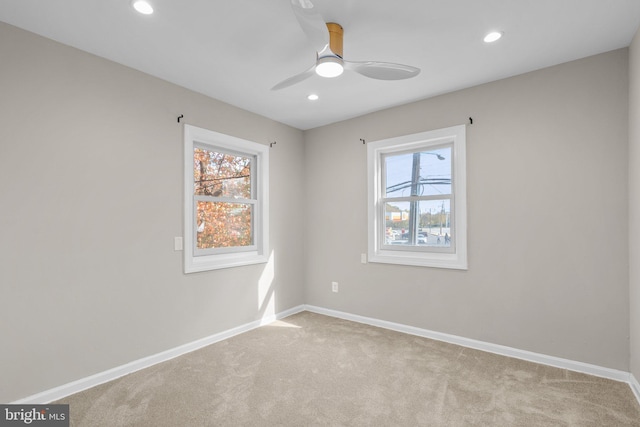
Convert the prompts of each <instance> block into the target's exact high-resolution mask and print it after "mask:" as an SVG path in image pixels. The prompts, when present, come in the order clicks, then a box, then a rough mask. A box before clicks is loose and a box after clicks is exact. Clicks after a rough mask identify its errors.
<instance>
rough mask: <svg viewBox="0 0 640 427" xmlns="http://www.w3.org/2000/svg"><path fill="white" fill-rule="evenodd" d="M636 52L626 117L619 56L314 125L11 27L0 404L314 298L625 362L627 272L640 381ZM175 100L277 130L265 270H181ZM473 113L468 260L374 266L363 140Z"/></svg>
mask: <svg viewBox="0 0 640 427" xmlns="http://www.w3.org/2000/svg"><path fill="white" fill-rule="evenodd" d="M638 49H640V46H639V43H638V40H637V37H636V41H635V43H634V44H633V45H632V47H631V58H632V60H631V63H632V68H631V74H632V78H631V99H630V101H631V103H630V104H631V112H630V115H631V117H632V120H631V126H628V124H629V123H628V117H629V116H628V94H629V92H628V85H627V82H628V74H627V73H628V68H627V67H628V63H627V59H628V57H627V50H626V49H623V50H619V51H614V52H609V53H606V54H603V55H598V56H595V57H591V58H586V59H583V60H580V61H575V62H571V63H567V64H563V65H560V66H556V67H553V68H548V69H544V70H540V71H536V72H533V73H529V74H525V75H522V76H517V77H514V78H510V79H506V80H502V81H499V82H495V83H490V84H486V85H482V86H478V87H475V88H471V89H466V90H463V91H459V92H455V93H451V94H448V95H444V96H440V97H437V98H433V99H429V100H425V101H421V102H417V103H413V104H409V105H405V106H401V107H397V108H394V109H391V110H387V111H382V112H378V113H374V114H370V115H367V116H364V117H360V118H356V119H352V120H349V121H345V122H341V123H337V124H334V125H331V126H326V127H323V128H319V129H315V130H311V131H307V132H304V133H303V132H301V131H299V130H295V129H292V128H290V127H287V126H284V125H282V124H278V123H275V122H273V121H270V120H268V119H265V118H262V117H259V116H256V115H254V114H251V113H248V112H246V111H243V110H240V109H237V108H234V107H232V106H229V105H227V104H223V103H221V102H218V101H216V100H213V99H210V98H207V97H204V96H201V95H198V94H195V93H193V92H190V91H188V90H185V89H183V88H180V87H177V86H175V85H171V84H169V83H166V82H164V81H161V80H158V79H155V78H153V77H150V76H148V75H145V74H142V73H139V72H136V71H134V70H131V69H128V68H125V67H122V66H120V65H117V64H114V63H112V62H109V61H105V60H103V59H100V58H97V57H94V56H92V55H88V54H86V53H83V52H80V51H77V50H75V49H72V48H69V47H65V46H62V45H59V44H57V43H55V42H52V41H50V40H46V39H43V38H41V37H38V36H35V35H33V34H30V33H27V32H24V31H22V30H18V29H16V28H14V27H11V26H8V25H5V24H1V23H0V58H2V66H0V94H1V97H0V123H1V126H0V195H1V197H2V214H1V215H0V236H2V238H1V239H0V260H1V261H0V266H1V268H0V290H1V292H2V298H1V299H0V301H1V304H2V306H1V310H0V340H1V341H2V346H1V349H0V350H1V351H0V379H2V381H0V402H8V401H13V400H16V399H19V398H23V397H26V396H28V395H31V394H34V393H38V392H41V391H44V390H47V389H49V388H52V387H56V386H59V385H62V384H65V383H67V382H69V381H73V380H76V379H80V378H83V377H86V376H88V375H91V374H94V373H97V372H102V371H104V370H107V369H110V368H113V367H116V366H119V365H122V364H124V363H127V362H130V361H133V360H136V359H139V358H142V357H145V356H149V355H152V354H155V353H158V352H161V351H164V350H167V349H170V348H173V347H175V346H178V345H181V344H184V343H188V342H191V341H194V340H196V339H198V338H202V337H205V336H208V335H211V334H214V333H216V332H220V331H223V330H227V329H229V328H232V327H235V326H238V325H241V324H244V323H247V322H250V321H252V320H255V319H258V318H260V317H262V315H263V314H271V313H274V312H280V311H283V310H286V309H287V308H291V307H294V306H296V305H298V304H302V303H309V304H313V305H318V306H323V307H327V308H332V309H337V310H343V311H347V312H351V313H354V314H360V315H365V316H371V317H375V318H380V319H384V320H389V321H394V322H400V323H404V324H408V325H413V326H417V327H422V328H427V329H432V330H436V331H440V332H445V333H450V334H456V335H461V336H464V337H468V338H475V339H479V340H484V341H488V342H492V343H496V344H503V345H508V346H512V347H516V348H520V349H525V350H531V351H535V352H540V353H544V354H549V355H555V356H559V357H565V358H569V359H572V360H578V361H583V362H587V363H594V364H597V365H601V366H606V367H611V368H615V369H622V370H628V369H629V350H630V349H629V341H628V335H629V332H630V330H629V316H630V312H629V303H628V300H629V287H628V283H629V274H630V275H631V283H632V309H631V316H632V321H631V325H632V326H631V334H632V349H631V355H632V356H631V360H632V368H633V369H634V373H635V375H636V377H640V344H639V343H640V335H639V331H640V322H639V320H638V319H640V312H639V311H640V307H638V304H635V305H633V301H636V302H637V301H638V298H639V296H640V279H638V277H639V276H640V273H639V272H638V271H637V270H634V267H633V265H632V266H631V269H629V259H628V254H629V251H628V246H629V244H631V253H632V258H631V259H632V260H633V259H637V257H638V255H637V253H638V251H639V249H638V246H635V245H634V243H635V242H637V241H640V232H639V231H638V228H639V227H638V224H640V219H639V218H638V216H639V215H640V214H638V212H640V198H639V197H638V196H635V197H634V194H638V193H639V192H638V191H637V190H636V191H633V190H634V188H636V189H637V186H638V185H640V178H638V177H637V176H636V175H634V173H633V172H634V169H638V166H639V164H640V154H639V152H640V150H638V149H637V147H640V140H639V139H638V135H640V130H639V129H638V123H637V120H635V121H634V120H633V118H634V117H637V116H638V114H637V111H638V105H640V94H639V93H638V87H639V86H640V83H639V82H638V70H639V69H640V65H638V57H640V54H639V53H638ZM179 114H184V116H185V121H186V122H187V123H190V124H193V125H196V126H201V127H205V128H209V129H212V130H215V131H218V132H223V133H228V134H231V135H234V136H238V137H243V138H246V139H250V140H254V141H257V142H260V143H265V144H266V143H268V142H269V141H271V140H273V139H275V140H277V141H278V144H277V145H276V146H275V147H274V148H273V149H272V150H271V161H272V168H271V177H270V179H271V247H272V249H273V255H274V257H273V259H274V273H273V277H272V275H271V274H270V271H269V269H268V268H265V266H264V265H256V266H248V267H243V268H236V269H228V270H221V271H216V272H207V273H197V274H191V275H188V276H186V275H184V274H183V273H182V252H175V251H173V237H174V236H180V235H181V234H182V204H181V203H182V135H181V132H182V126H181V125H179V124H178V123H176V117H177V116H178V115H179ZM469 116H472V117H473V118H474V124H473V125H472V126H469V128H468V133H467V136H468V141H467V143H468V148H467V150H468V193H469V197H468V206H469V270H468V271H452V270H441V269H430V268H416V267H402V266H391V265H383V264H360V254H361V253H365V252H366V242H367V230H366V174H365V168H366V147H365V146H363V145H362V144H361V143H360V141H359V138H365V139H366V140H368V141H373V140H376V139H382V138H387V137H391V136H397V135H402V134H408V133H414V132H418V131H423V130H430V129H437V128H441V127H446V126H451V125H456V124H460V123H466V122H467V118H468V117H469ZM627 129H630V130H631V155H630V159H631V160H630V163H628V162H627V156H628V154H629V150H628V142H627V141H628V138H627V136H628V135H627ZM303 142H304V144H303ZM628 164H630V172H631V174H630V180H628V179H627V171H628V168H627V165H628ZM628 182H631V186H630V187H629V186H628ZM629 191H630V192H631V210H630V212H631V216H630V218H631V219H630V220H629V215H628V207H629V203H628V192H629ZM634 206H638V208H636V209H635V210H634ZM628 223H629V224H630V225H631V229H632V232H631V236H632V239H631V241H630V240H629V239H628V234H627V231H628V226H627V224H628ZM634 236H635V238H634ZM632 264H633V263H632ZM331 281H338V282H339V283H340V292H339V293H337V294H336V293H332V292H331V286H330V282H331ZM265 296H266V297H265Z"/></svg>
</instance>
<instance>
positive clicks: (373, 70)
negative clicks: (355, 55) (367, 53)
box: [344, 61, 420, 80]
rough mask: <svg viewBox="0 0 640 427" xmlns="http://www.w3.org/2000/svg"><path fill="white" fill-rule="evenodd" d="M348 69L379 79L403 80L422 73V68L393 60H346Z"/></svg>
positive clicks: (345, 64) (345, 63)
mask: <svg viewBox="0 0 640 427" xmlns="http://www.w3.org/2000/svg"><path fill="white" fill-rule="evenodd" d="M344 67H345V68H346V69H347V70H351V71H355V72H356V73H358V74H362V75H363V76H366V77H370V78H372V79H378V80H403V79H410V78H411V77H415V76H417V75H418V74H419V73H420V68H416V67H412V66H410V65H402V64H394V63H391V62H376V61H365V62H351V61H344Z"/></svg>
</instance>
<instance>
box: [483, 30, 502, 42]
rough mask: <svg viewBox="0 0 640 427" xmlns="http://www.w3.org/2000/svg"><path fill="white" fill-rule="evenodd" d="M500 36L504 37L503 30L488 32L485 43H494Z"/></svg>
mask: <svg viewBox="0 0 640 427" xmlns="http://www.w3.org/2000/svg"><path fill="white" fill-rule="evenodd" d="M500 37H502V32H500V31H493V32H491V33H489V34H487V35H486V36H484V42H485V43H493V42H494V41H496V40H498V39H500Z"/></svg>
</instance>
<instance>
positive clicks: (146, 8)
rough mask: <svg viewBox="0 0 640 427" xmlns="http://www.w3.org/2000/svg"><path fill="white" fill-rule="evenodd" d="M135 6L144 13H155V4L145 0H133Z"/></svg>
mask: <svg viewBox="0 0 640 427" xmlns="http://www.w3.org/2000/svg"><path fill="white" fill-rule="evenodd" d="M131 4H132V5H133V8H134V9H135V10H137V11H138V12H140V13H142V14H143V15H151V14H152V13H153V6H151V4H150V3H149V2H148V1H145V0H133V1H132V2H131Z"/></svg>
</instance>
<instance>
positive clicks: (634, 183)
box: [629, 30, 640, 380]
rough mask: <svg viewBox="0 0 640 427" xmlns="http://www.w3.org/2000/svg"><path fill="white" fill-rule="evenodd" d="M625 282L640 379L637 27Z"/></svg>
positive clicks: (639, 76)
mask: <svg viewBox="0 0 640 427" xmlns="http://www.w3.org/2000/svg"><path fill="white" fill-rule="evenodd" d="M629 284H630V286H629V302H630V310H631V313H630V325H631V330H630V336H631V373H632V374H633V375H634V376H635V377H636V379H637V380H640V30H638V32H637V33H636V36H635V38H634V39H633V42H632V43H631V46H630V47H629Z"/></svg>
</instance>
